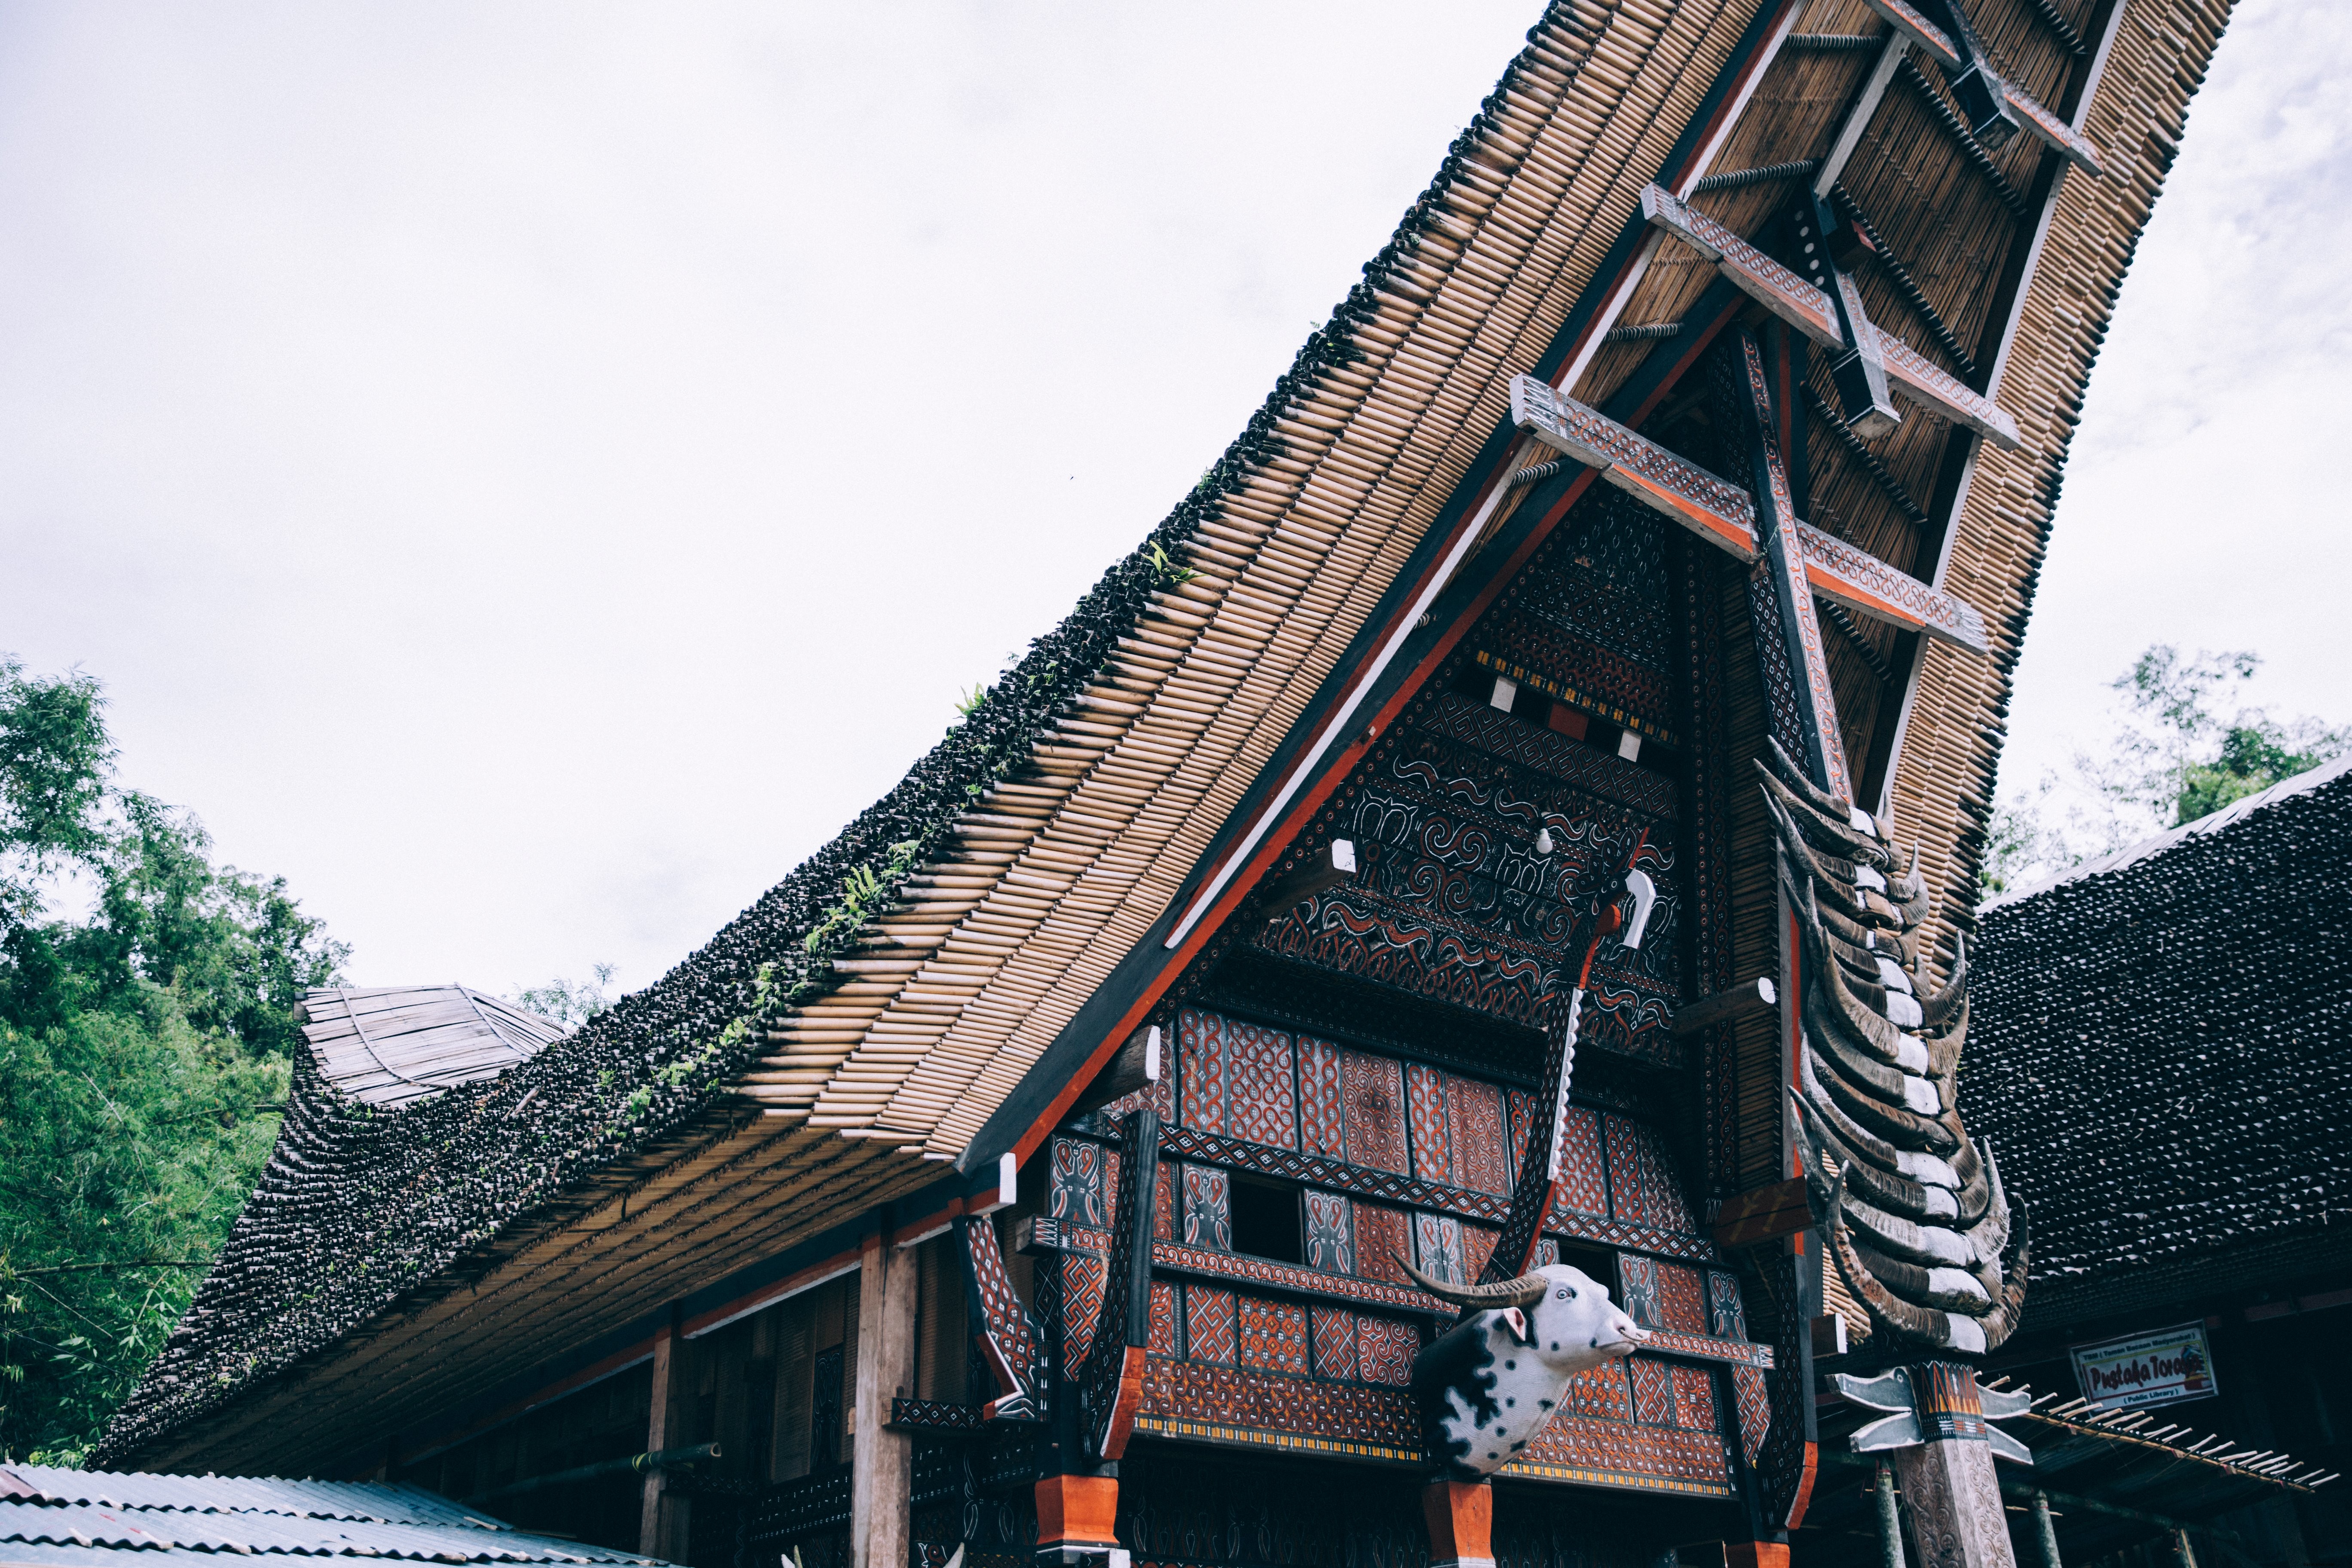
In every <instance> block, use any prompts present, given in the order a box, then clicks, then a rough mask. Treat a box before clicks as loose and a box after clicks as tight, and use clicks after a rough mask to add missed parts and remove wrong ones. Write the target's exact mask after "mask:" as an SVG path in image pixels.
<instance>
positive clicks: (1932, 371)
mask: <svg viewBox="0 0 2352 1568" xmlns="http://www.w3.org/2000/svg"><path fill="white" fill-rule="evenodd" d="M1813 210H1815V211H1818V210H1819V208H1818V204H1816V205H1815V206H1814V208H1813ZM1642 216H1643V217H1645V218H1647V219H1648V220H1649V221H1650V222H1652V223H1654V224H1655V225H1656V226H1658V227H1660V228H1662V229H1664V231H1665V232H1666V233H1668V234H1671V235H1673V236H1674V237H1675V238H1676V239H1679V240H1681V241H1682V242H1683V243H1684V244H1685V245H1687V246H1689V247H1691V248H1692V249H1694V250H1696V251H1697V252H1698V253H1699V254H1700V255H1701V256H1704V257H1706V258H1707V259H1708V260H1709V261H1712V262H1714V263H1715V266H1716V270H1717V271H1718V272H1720V273H1721V274H1723V276H1724V278H1725V279H1727V280H1728V281H1729V282H1730V283H1731V284H1732V285H1733V286H1734V287H1736V288H1738V289H1739V290H1740V291H1741V292H1742V293H1744V294H1746V295H1748V297H1749V298H1750V299H1752V300H1756V301H1757V302H1758V303H1759V304H1761V305H1762V306H1763V307H1764V308H1765V309H1766V310H1769V311H1771V312H1772V313H1773V314H1774V315H1776V316H1778V317H1780V319H1781V320H1782V321H1786V322H1788V323H1789V324H1790V326H1792V327H1794V328H1796V329H1797V331H1801V332H1802V333H1804V334H1805V336H1807V337H1809V338H1811V339H1812V340H1813V341H1814V342H1818V343H1820V344H1821V345H1822V347H1824V348H1826V349H1829V350H1831V351H1832V353H1833V354H1834V356H1835V357H1833V358H1832V361H1831V363H1830V370H1831V373H1832V375H1833V376H1834V377H1835V378H1836V381H1837V385H1838V395H1839V398H1840V400H1841V401H1842V402H1843V404H1844V405H1845V413H1846V420H1847V423H1848V424H1849V425H1850V426H1852V427H1853V429H1854V431H1855V432H1856V433H1857V434H1859V435H1861V436H1862V437H1864V439H1868V438H1869V437H1874V436H1877V435H1882V434H1884V433H1885V432H1886V431H1887V430H1890V429H1893V428H1894V427H1895V424H1896V422H1897V421H1899V420H1900V419H1901V418H1902V416H1901V415H1899V414H1897V413H1896V412H1895V409H1894V407H1893V405H1890V404H1889V403H1888V402H1887V398H1886V389H1887V386H1888V384H1889V383H1892V384H1895V385H1896V386H1899V387H1901V388H1902V389H1903V393H1904V395H1906V397H1909V398H1910V399H1911V400H1912V401H1913V402H1915V403H1917V404H1919V405H1921V406H1922V407H1925V408H1928V409H1931V410H1933V411H1934V412H1936V413H1937V414H1940V415H1942V416H1945V417H1946V418H1948V419H1953V420H1957V421H1958V422H1959V423H1960V424H1962V425H1965V426H1968V427H1969V429H1971V430H1974V431H1976V432H1978V433H1979V435H1982V436H1983V437H1986V438H1987V439H1989V440H1991V441H1993V442H1996V443H1998V444H1999V445H2000V446H2002V447H2008V448H2011V449H2012V450H2013V449H2015V447H2017V446H2018V444H2019V443H2018V436H2017V423H2016V421H2015V420H2012V419H2011V418H2010V416H2008V415H2007V414H2005V413H2003V412H2002V411H2001V409H2000V405H1998V404H1996V403H1994V402H1993V401H1992V400H1991V399H1990V398H1989V397H1986V396H1985V395H1983V394H1981V393H1979V392H1976V391H1973V390H1972V389H1970V388H1969V387H1968V386H1966V385H1963V384H1961V382H1960V380H1959V378H1958V377H1957V376H1955V375H1953V374H1950V373H1949V372H1948V371H1945V370H1943V369H1941V368H1939V367H1938V366H1937V365H1936V364H1935V363H1932V362H1931V361H1929V360H1928V359H1927V357H1926V356H1925V355H1923V354H1921V353H1918V352H1917V351H1916V350H1915V349H1913V348H1912V347H1911V345H1910V344H1908V343H1906V342H1904V341H1903V340H1902V339H1900V338H1897V337H1893V336H1890V335H1888V334H1886V333H1884V332H1881V331H1879V330H1878V329H1877V327H1875V326H1874V325H1873V324H1872V323H1871V320H1870V318H1869V317H1868V316H1867V315H1865V314H1864V312H1863V309H1862V294H1861V291H1860V290H1859V289H1856V288H1855V287H1854V284H1853V279H1851V278H1849V277H1847V276H1846V274H1845V273H1844V272H1843V270H1842V269H1840V268H1838V267H1837V266H1836V265H1835V263H1833V262H1832V261H1830V260H1829V259H1828V245H1829V237H1828V236H1827V235H1826V234H1823V235H1822V236H1821V237H1819V239H1818V240H1817V241H1812V243H1816V244H1818V245H1819V246H1820V247H1821V250H1820V252H1819V255H1820V257H1821V262H1822V282H1823V283H1824V284H1832V285H1833V286H1832V287H1829V288H1824V287H1822V286H1820V285H1816V284H1815V283H1813V282H1811V280H1809V279H1804V278H1801V277H1799V276H1798V275H1797V274H1796V273H1794V272H1791V271H1790V269H1789V268H1785V267H1783V266H1781V265H1780V263H1779V262H1777V261H1775V260H1773V259H1772V258H1770V257H1769V256H1767V255H1765V254H1764V253H1763V252H1762V251H1760V250H1759V249H1757V248H1756V247H1754V246H1752V245H1750V244H1748V241H1746V240H1744V239H1742V238H1740V237H1739V236H1738V235H1736V234H1734V233H1732V232H1731V230H1729V229H1727V228H1726V227H1724V226H1723V225H1721V224H1719V223H1717V222H1716V221H1715V219H1713V218H1711V217H1709V216H1706V214H1705V213H1703V212H1700V211H1698V210H1696V208H1694V207H1691V206H1689V205H1686V204H1685V203H1684V202H1682V201H1680V200H1677V199H1676V198H1675V197H1674V196H1673V195H1668V194H1667V193H1666V192H1665V191H1664V190H1663V189H1661V188H1660V187H1658V186H1656V185H1651V186H1649V187H1648V188H1647V189H1645V190H1643V193H1642ZM1804 238H1805V237H1803V236H1800V239H1801V240H1804Z"/></svg>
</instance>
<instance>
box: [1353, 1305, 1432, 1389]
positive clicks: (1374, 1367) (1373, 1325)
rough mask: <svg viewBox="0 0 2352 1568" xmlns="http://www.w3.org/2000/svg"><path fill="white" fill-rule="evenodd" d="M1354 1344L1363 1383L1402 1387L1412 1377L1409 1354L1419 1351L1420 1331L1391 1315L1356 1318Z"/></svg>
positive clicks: (1412, 1354)
mask: <svg viewBox="0 0 2352 1568" xmlns="http://www.w3.org/2000/svg"><path fill="white" fill-rule="evenodd" d="M1356 1346H1357V1352H1358V1354H1359V1357H1360V1365H1361V1367H1362V1371H1363V1378H1364V1381H1365V1382H1366V1383H1380V1384H1388V1385H1390V1386H1391V1387H1395V1388H1402V1387H1404V1386H1405V1385H1406V1384H1409V1383H1411V1382H1412V1358H1413V1357H1415V1356H1417V1355H1419V1354H1420V1353H1421V1331H1420V1330H1418V1329H1416V1328H1414V1327H1413V1326H1412V1324H1411V1323H1401V1322H1399V1321H1396V1320H1395V1319H1394V1318H1375V1317H1370V1316H1369V1315H1368V1316H1365V1317H1362V1318H1359V1319H1357V1320H1356Z"/></svg>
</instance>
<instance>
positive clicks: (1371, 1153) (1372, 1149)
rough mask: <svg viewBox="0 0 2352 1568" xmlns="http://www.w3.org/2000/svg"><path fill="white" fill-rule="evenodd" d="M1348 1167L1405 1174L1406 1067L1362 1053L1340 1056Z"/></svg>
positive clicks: (1344, 1053) (1340, 1054) (1383, 1058)
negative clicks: (1353, 1166) (1355, 1166)
mask: <svg viewBox="0 0 2352 1568" xmlns="http://www.w3.org/2000/svg"><path fill="white" fill-rule="evenodd" d="M1339 1083H1340V1091H1341V1096H1342V1099H1343V1100H1344V1102H1345V1105H1346V1119H1347V1138H1348V1163H1349V1164H1351V1165H1370V1166H1371V1167H1372V1168H1373V1169H1374V1170H1378V1171H1394V1172H1397V1173H1400V1174H1402V1173H1404V1171H1405V1169H1406V1166H1405V1149H1404V1065H1403V1064H1402V1062H1399V1061H1397V1060H1395V1059H1394V1058H1389V1057H1375V1056H1370V1055H1368V1054H1366V1053H1365V1052H1362V1051H1342V1052H1340V1053H1339Z"/></svg>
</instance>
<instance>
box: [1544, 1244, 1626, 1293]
mask: <svg viewBox="0 0 2352 1568" xmlns="http://www.w3.org/2000/svg"><path fill="white" fill-rule="evenodd" d="M1559 1260H1560V1261H1561V1262H1562V1263H1565V1264H1567V1265H1568V1266H1569V1267H1570V1268H1581V1269H1583V1270H1584V1272H1585V1273H1586V1274H1587V1275H1588V1276H1589V1277H1591V1280H1592V1282H1593V1283H1594V1284H1596V1285H1606V1286H1608V1287H1609V1290H1610V1293H1611V1294H1612V1296H1613V1295H1614V1294H1615V1293H1616V1290H1617V1255H1616V1254H1615V1253H1614V1252H1612V1251H1611V1250H1610V1249H1609V1248H1607V1247H1587V1246H1583V1245H1580V1244H1579V1243H1577V1242H1573V1241H1562V1242H1560V1243H1559ZM1618 1305H1620V1306H1622V1305H1624V1303H1623V1302H1622V1301H1621V1302H1619V1303H1618Z"/></svg>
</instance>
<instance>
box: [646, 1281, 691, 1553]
mask: <svg viewBox="0 0 2352 1568" xmlns="http://www.w3.org/2000/svg"><path fill="white" fill-rule="evenodd" d="M685 1349H686V1342H685V1341H684V1340H682V1339H680V1338H679V1337H678V1332H677V1318H676V1316H675V1315H674V1314H673V1316H672V1317H671V1320H670V1321H668V1322H666V1323H664V1324H663V1325H662V1326H661V1328H660V1329H659V1331H656V1333H655V1335H654V1380H653V1382H654V1386H653V1399H652V1402H651V1405H650V1407H649V1408H648V1410H647V1412H646V1453H648V1454H658V1453H660V1452H661V1451H662V1450H663V1449H664V1448H667V1447H670V1446H671V1444H672V1441H673V1440H674V1439H675V1438H676V1437H677V1435H678V1433H679V1432H680V1431H682V1430H683V1424H682V1423H681V1422H680V1420H679V1418H678V1414H679V1412H678V1407H679V1405H680V1404H681V1403H682V1402H683V1399H684V1396H685V1393H686V1388H685V1383H686V1373H685V1368H684V1367H683V1366H681V1365H680V1364H679V1363H680V1361H681V1359H682V1358H683V1354H684V1352H685ZM644 1495H645V1500H644V1503H643V1505H642V1507H641V1509H640V1510H639V1512H638V1515H637V1550H638V1551H639V1552H643V1553H644V1554H645V1555H646V1556H648V1557H661V1558H666V1559H667V1560H668V1561H670V1562H673V1563H675V1562H677V1561H678V1560H679V1559H681V1558H682V1557H684V1556H685V1554H686V1530H687V1515H686V1510H687V1508H688V1500H687V1499H685V1498H673V1497H668V1496H667V1495H665V1488H664V1484H663V1479H662V1472H661V1471H659V1470H657V1469H656V1470H647V1471H646V1479H645V1494H644Z"/></svg>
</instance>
